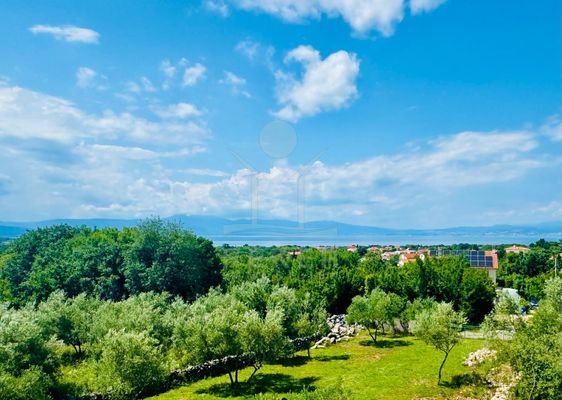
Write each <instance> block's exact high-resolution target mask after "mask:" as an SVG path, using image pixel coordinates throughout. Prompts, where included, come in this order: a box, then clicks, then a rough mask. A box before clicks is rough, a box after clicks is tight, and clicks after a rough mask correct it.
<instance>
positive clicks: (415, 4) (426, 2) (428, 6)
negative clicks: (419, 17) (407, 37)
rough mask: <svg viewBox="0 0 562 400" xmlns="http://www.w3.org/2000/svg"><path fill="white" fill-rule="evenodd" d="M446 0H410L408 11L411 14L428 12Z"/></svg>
mask: <svg viewBox="0 0 562 400" xmlns="http://www.w3.org/2000/svg"><path fill="white" fill-rule="evenodd" d="M446 1H447V0H410V11H411V12H412V14H413V15H416V14H420V13H424V12H428V11H431V10H434V9H435V8H437V7H439V6H440V5H441V4H443V3H445V2H446Z"/></svg>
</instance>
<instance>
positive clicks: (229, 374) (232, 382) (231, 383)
mask: <svg viewBox="0 0 562 400" xmlns="http://www.w3.org/2000/svg"><path fill="white" fill-rule="evenodd" d="M228 377H229V378H230V385H231V386H232V385H234V379H232V372H230V371H229V372H228Z"/></svg>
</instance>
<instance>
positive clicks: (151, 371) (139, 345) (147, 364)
mask: <svg viewBox="0 0 562 400" xmlns="http://www.w3.org/2000/svg"><path fill="white" fill-rule="evenodd" d="M100 348H101V349H102V350H101V355H100V359H99V361H98V362H97V363H96V364H95V371H96V375H97V380H96V381H97V388H96V389H98V390H101V391H102V393H109V394H110V396H111V398H114V399H131V398H142V397H146V396H148V395H151V394H155V393H158V391H159V390H161V388H162V387H163V384H164V380H165V377H166V369H165V367H164V360H163V356H162V354H161V353H160V349H159V348H158V344H157V343H156V342H155V341H154V340H153V339H151V338H150V337H149V336H148V335H147V334H146V333H144V332H143V333H128V332H125V331H124V330H121V331H113V330H111V331H109V332H108V333H107V335H106V336H105V338H103V340H102V341H101V342H100Z"/></svg>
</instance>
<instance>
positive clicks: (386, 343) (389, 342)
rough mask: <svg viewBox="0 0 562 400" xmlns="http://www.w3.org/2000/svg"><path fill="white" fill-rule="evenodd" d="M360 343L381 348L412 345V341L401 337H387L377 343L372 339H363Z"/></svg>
mask: <svg viewBox="0 0 562 400" xmlns="http://www.w3.org/2000/svg"><path fill="white" fill-rule="evenodd" d="M359 344H360V345H361V346H370V347H376V348H379V349H392V348H394V347H404V346H411V345H412V342H409V341H407V340H401V339H386V340H378V341H377V343H375V342H373V341H372V340H362V341H360V342H359Z"/></svg>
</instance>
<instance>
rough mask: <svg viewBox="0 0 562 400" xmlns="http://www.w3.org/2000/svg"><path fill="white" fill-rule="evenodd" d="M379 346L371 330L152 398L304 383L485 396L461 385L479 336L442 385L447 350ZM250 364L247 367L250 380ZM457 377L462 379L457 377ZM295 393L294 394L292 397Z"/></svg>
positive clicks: (465, 344) (391, 343)
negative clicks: (234, 384) (233, 383)
mask: <svg viewBox="0 0 562 400" xmlns="http://www.w3.org/2000/svg"><path fill="white" fill-rule="evenodd" d="M379 342H380V343H378V345H377V346H374V344H373V342H372V341H371V340H370V339H369V337H368V336H367V335H366V334H364V333H363V334H361V335H360V336H358V337H356V338H354V339H353V340H351V341H349V342H342V343H339V344H337V345H334V346H330V347H327V348H325V349H317V350H312V351H311V354H312V360H308V359H307V358H306V353H298V354H297V355H296V356H295V357H293V358H292V359H289V360H287V361H285V362H283V363H280V364H275V365H265V366H264V367H263V368H262V369H261V370H260V371H259V372H258V373H257V374H256V375H255V376H254V378H253V381H252V382H251V383H250V384H247V383H240V385H239V387H238V388H237V389H236V390H235V391H233V390H232V389H231V387H230V384H229V383H228V377H227V376H222V377H218V378H212V379H207V380H203V381H199V382H196V383H193V384H191V385H187V386H182V387H180V388H177V389H174V390H171V391H169V392H167V393H164V394H161V395H159V396H156V397H152V398H151V399H152V400H192V399H194V400H195V399H224V398H229V399H247V398H253V397H254V395H255V394H258V393H265V392H269V393H275V394H278V396H275V397H274V398H279V399H281V398H283V397H284V396H285V395H286V394H288V393H291V392H293V393H294V392H299V391H301V390H302V389H303V388H304V387H308V388H309V389H310V390H313V389H317V388H318V389H319V388H329V387H334V386H336V385H337V384H338V382H341V383H342V384H343V387H344V388H345V389H347V390H349V391H351V397H352V398H353V399H357V400H376V399H387V400H400V399H404V400H406V399H407V400H411V399H417V398H419V399H421V398H424V399H448V398H455V397H456V396H460V397H457V398H459V399H460V398H463V397H462V396H466V398H470V397H472V398H482V397H483V392H484V390H485V389H484V388H483V387H481V386H480V387H479V386H474V385H470V384H467V385H461V384H459V383H454V382H459V381H461V380H462V379H459V378H461V377H464V378H467V377H468V376H469V375H468V374H470V373H471V369H470V368H468V367H465V366H463V365H462V361H463V360H464V358H465V357H466V356H467V355H468V353H470V352H471V351H474V350H477V349H479V348H481V347H483V345H484V342H483V341H482V340H478V339H463V340H462V341H461V342H460V343H459V344H458V345H457V347H455V349H453V351H452V352H451V354H450V355H449V359H448V360H447V364H445V367H444V369H443V380H442V385H441V386H438V385H437V370H438V368H439V364H440V362H441V360H442V357H443V354H442V353H441V352H438V351H437V350H435V349H433V348H432V347H430V346H428V345H426V344H425V343H423V342H421V341H420V340H418V339H416V338H414V337H389V336H387V337H384V336H383V337H381V339H380V341H379ZM250 373H251V370H250V369H247V370H245V371H243V372H242V374H241V378H240V380H241V381H242V380H245V379H246V378H247V377H248V376H249V375H250ZM454 376H457V378H454ZM287 397H288V398H290V397H291V396H287Z"/></svg>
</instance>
